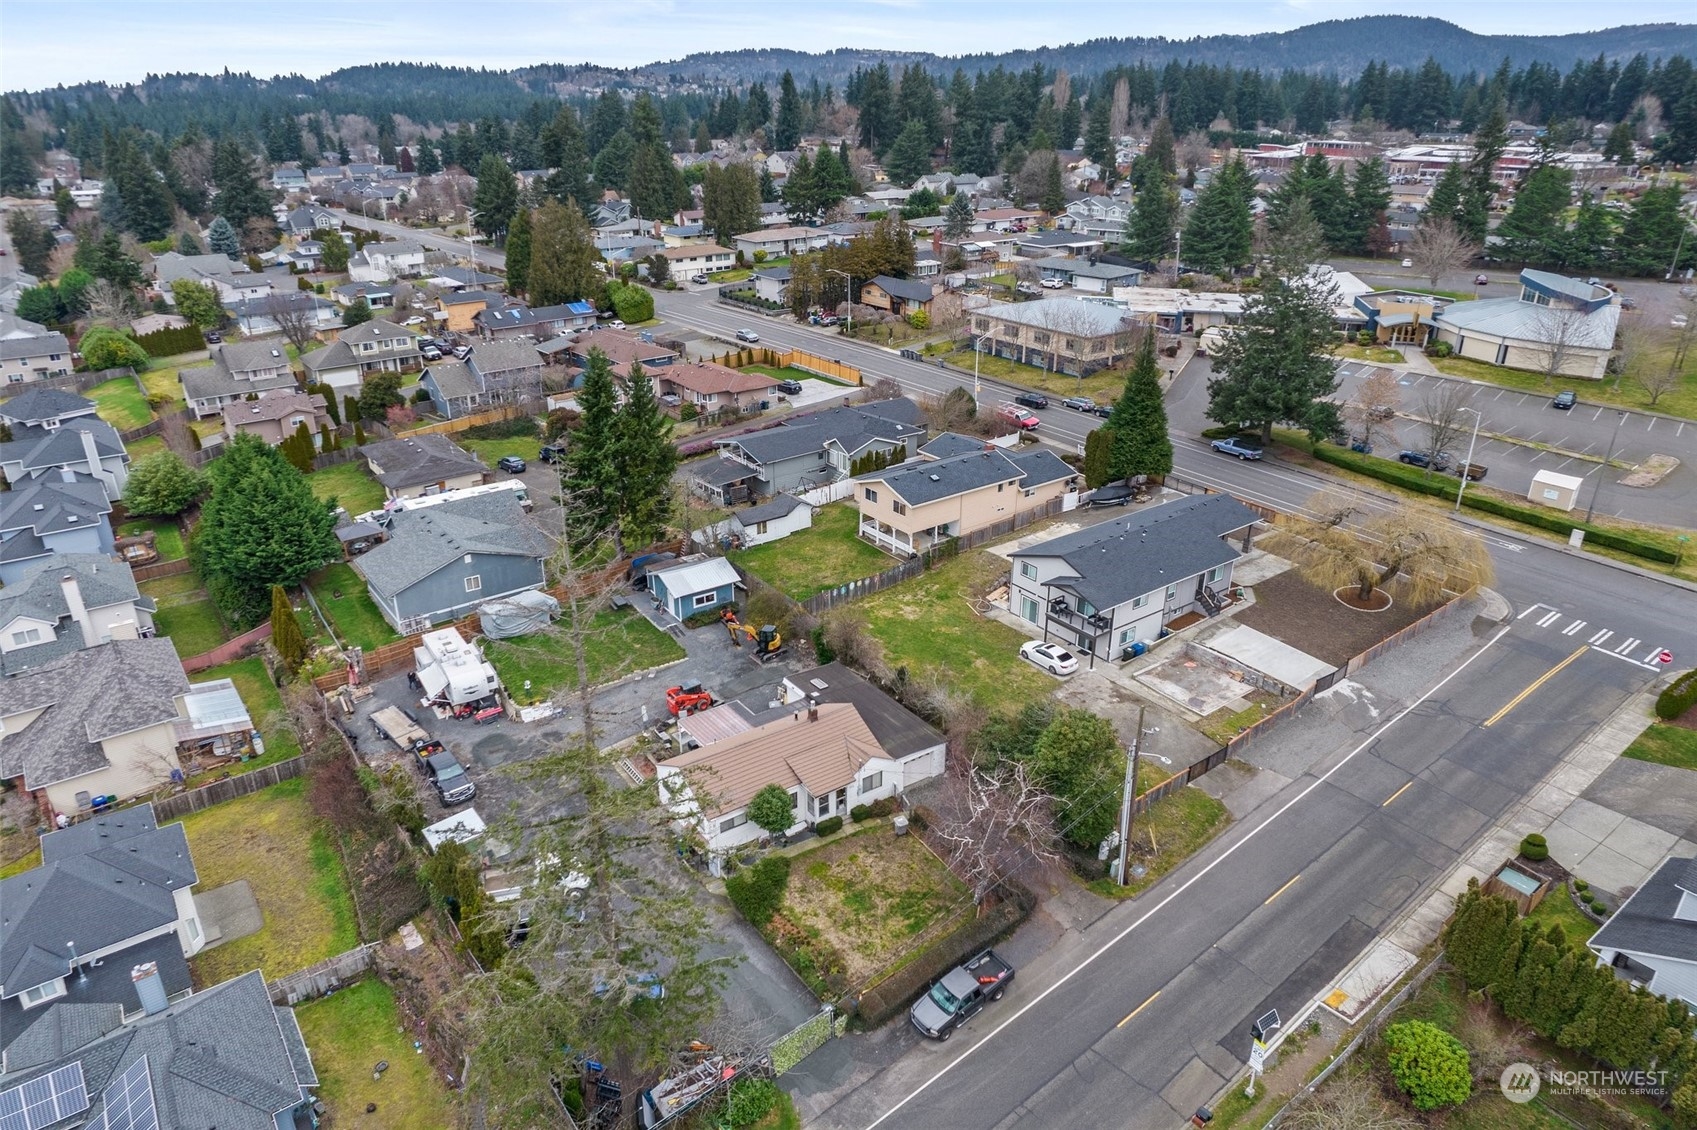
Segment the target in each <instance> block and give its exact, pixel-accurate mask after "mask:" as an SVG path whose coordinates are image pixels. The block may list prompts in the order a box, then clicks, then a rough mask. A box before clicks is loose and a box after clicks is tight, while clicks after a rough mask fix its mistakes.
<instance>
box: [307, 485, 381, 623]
mask: <svg viewBox="0 0 1697 1130" xmlns="http://www.w3.org/2000/svg"><path fill="white" fill-rule="evenodd" d="M343 466H349V464H343ZM306 583H307V585H308V587H310V588H311V589H312V595H313V596H314V597H315V598H317V600H318V607H320V608H322V609H323V610H324V615H326V616H328V617H329V618H330V623H331V624H333V625H335V628H336V634H337V635H338V636H341V637H342V642H343V643H345V644H351V645H353V646H354V647H363V648H365V649H366V650H367V651H370V650H371V649H372V648H374V647H382V646H383V645H384V644H386V643H394V642H395V641H396V640H398V639H400V638H401V637H400V636H399V635H397V634H396V632H395V629H393V628H391V627H390V626H389V622H388V621H387V620H385V619H383V614H382V613H381V612H379V611H377V605H376V604H374V603H372V600H371V594H370V593H369V592H367V591H366V589H365V581H363V580H361V579H360V576H359V574H358V573H355V572H354V570H353V566H351V565H348V564H346V563H341V562H338V563H337V564H335V565H330V566H327V567H326V568H323V569H320V570H319V571H318V572H316V573H314V574H312V576H310V577H308V578H307V582H306ZM338 594H340V595H338Z"/></svg>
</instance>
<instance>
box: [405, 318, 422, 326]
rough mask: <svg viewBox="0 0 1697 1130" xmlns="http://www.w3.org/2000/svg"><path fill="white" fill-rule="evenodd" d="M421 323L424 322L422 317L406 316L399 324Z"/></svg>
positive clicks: (418, 324)
mask: <svg viewBox="0 0 1697 1130" xmlns="http://www.w3.org/2000/svg"><path fill="white" fill-rule="evenodd" d="M423 324H424V319H423V318H421V317H417V316H414V317H411V318H408V319H407V320H406V321H404V322H402V323H401V325H403V326H422V325H423Z"/></svg>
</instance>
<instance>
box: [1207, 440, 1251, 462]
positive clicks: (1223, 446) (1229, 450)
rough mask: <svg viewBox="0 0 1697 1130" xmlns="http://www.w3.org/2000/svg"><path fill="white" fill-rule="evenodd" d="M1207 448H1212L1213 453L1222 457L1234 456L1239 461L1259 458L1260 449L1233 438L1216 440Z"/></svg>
mask: <svg viewBox="0 0 1697 1130" xmlns="http://www.w3.org/2000/svg"><path fill="white" fill-rule="evenodd" d="M1208 446H1209V447H1212V448H1213V449H1214V450H1215V451H1218V452H1219V453H1220V454H1222V455H1235V456H1237V457H1238V458H1239V459H1259V458H1261V449H1260V448H1259V447H1251V446H1250V445H1249V444H1247V443H1245V442H1244V441H1243V440H1240V439H1237V438H1235V437H1234V438H1232V439H1217V440H1215V441H1214V442H1213V443H1211V444H1209V445H1208Z"/></svg>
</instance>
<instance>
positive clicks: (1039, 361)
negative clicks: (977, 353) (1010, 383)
mask: <svg viewBox="0 0 1697 1130" xmlns="http://www.w3.org/2000/svg"><path fill="white" fill-rule="evenodd" d="M1135 328H1136V326H1135V323H1134V322H1133V321H1132V319H1131V318H1129V317H1127V315H1126V312H1125V311H1124V310H1121V309H1119V308H1118V307H1116V306H1108V305H1104V304H1101V303H1097V302H1085V301H1081V300H1079V299H1076V298H1042V299H1038V300H1037V301H1035V302H993V303H991V304H989V305H988V306H981V307H979V308H978V309H976V310H974V311H973V312H972V332H973V333H974V334H975V335H977V337H978V339H979V341H981V342H988V343H989V348H988V349H986V350H985V352H987V353H992V354H994V355H995V356H997V357H1006V358H1009V359H1011V360H1014V361H1018V362H1019V363H1020V364H1022V365H1034V366H1037V367H1039V368H1044V369H1050V370H1052V371H1055V372H1061V373H1068V374H1071V375H1073V376H1079V377H1082V376H1089V375H1090V374H1091V373H1093V372H1095V371H1096V370H1098V369H1105V368H1108V367H1109V366H1111V365H1116V364H1118V363H1119V362H1121V361H1123V360H1125V359H1126V358H1127V357H1129V356H1130V355H1131V350H1132V347H1133V345H1134V344H1135V338H1136V335H1135V334H1134V332H1133V331H1134V329H1135ZM979 348H980V349H983V348H984V346H983V345H980V346H979Z"/></svg>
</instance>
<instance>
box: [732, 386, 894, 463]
mask: <svg viewBox="0 0 1697 1130" xmlns="http://www.w3.org/2000/svg"><path fill="white" fill-rule="evenodd" d="M924 431H925V429H924V428H923V427H922V426H920V424H919V405H917V404H915V403H914V402H913V401H911V400H908V399H906V398H905V397H902V398H897V399H895V400H883V401H877V402H875V403H872V404H857V405H854V406H853V407H849V406H843V407H839V408H827V409H825V410H824V411H822V412H809V413H806V414H805V415H801V416H793V417H791V418H790V419H788V420H786V421H784V423H783V425H782V426H780V427H776V428H768V429H767V430H765V431H763V432H755V433H753V434H752V435H745V436H737V437H736V438H735V439H730V440H721V441H719V444H718V446H720V447H732V446H735V447H740V448H741V449H742V450H743V451H744V452H746V453H747V454H748V456H749V458H750V459H753V460H754V461H755V462H757V463H761V464H771V463H776V462H779V461H781V460H784V459H793V458H795V457H796V456H798V455H806V454H807V453H809V452H812V451H823V450H824V448H825V445H826V444H827V443H829V442H831V441H833V440H835V441H837V442H838V443H839V444H841V445H842V447H843V448H844V449H845V450H848V451H851V452H853V451H858V450H860V449H861V448H862V447H865V446H866V444H867V443H868V442H870V441H871V440H874V439H881V440H889V441H894V440H898V439H906V438H907V437H908V436H911V435H916V434H923V433H924Z"/></svg>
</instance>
